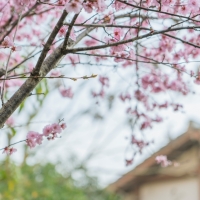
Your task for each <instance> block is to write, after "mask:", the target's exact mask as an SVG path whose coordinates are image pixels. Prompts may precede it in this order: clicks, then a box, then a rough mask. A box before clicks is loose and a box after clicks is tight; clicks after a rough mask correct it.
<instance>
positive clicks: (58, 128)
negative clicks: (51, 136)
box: [51, 123, 62, 133]
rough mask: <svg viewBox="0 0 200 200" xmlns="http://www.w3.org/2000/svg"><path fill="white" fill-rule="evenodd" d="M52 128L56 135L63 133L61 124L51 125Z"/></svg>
mask: <svg viewBox="0 0 200 200" xmlns="http://www.w3.org/2000/svg"><path fill="white" fill-rule="evenodd" d="M51 127H52V131H53V132H55V133H61V131H62V130H61V127H60V125H59V124H56V123H54V124H52V125H51Z"/></svg>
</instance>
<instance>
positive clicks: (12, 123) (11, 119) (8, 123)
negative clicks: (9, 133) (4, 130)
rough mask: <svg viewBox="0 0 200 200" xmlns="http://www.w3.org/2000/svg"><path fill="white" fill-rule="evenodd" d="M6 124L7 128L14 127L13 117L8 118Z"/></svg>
mask: <svg viewBox="0 0 200 200" xmlns="http://www.w3.org/2000/svg"><path fill="white" fill-rule="evenodd" d="M6 124H7V125H8V126H13V125H14V119H13V117H9V118H8V119H7V120H6Z"/></svg>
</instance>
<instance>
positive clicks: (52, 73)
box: [51, 71, 61, 77]
mask: <svg viewBox="0 0 200 200" xmlns="http://www.w3.org/2000/svg"><path fill="white" fill-rule="evenodd" d="M51 76H52V77H59V76H61V73H60V72H59V71H52V72H51Z"/></svg>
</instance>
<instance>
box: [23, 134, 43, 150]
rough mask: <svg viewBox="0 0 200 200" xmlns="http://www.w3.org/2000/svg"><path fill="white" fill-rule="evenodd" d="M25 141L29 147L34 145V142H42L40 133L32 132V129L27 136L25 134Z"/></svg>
mask: <svg viewBox="0 0 200 200" xmlns="http://www.w3.org/2000/svg"><path fill="white" fill-rule="evenodd" d="M26 139H27V140H26V143H27V145H28V146H29V147H30V148H33V147H35V146H36V144H41V143H42V139H43V138H42V135H41V134H39V133H37V132H34V131H29V132H28V134H27V136H26Z"/></svg>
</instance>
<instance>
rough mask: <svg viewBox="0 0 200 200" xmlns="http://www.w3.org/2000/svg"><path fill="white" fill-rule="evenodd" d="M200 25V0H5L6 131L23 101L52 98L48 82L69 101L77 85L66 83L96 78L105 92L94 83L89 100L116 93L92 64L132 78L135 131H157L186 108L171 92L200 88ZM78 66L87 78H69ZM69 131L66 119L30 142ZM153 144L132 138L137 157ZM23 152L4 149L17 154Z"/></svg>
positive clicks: (129, 98) (1, 114)
mask: <svg viewBox="0 0 200 200" xmlns="http://www.w3.org/2000/svg"><path fill="white" fill-rule="evenodd" d="M199 28H200V2H199V1H198V0H192V1H191V0H190V1H189V0H132V1H131V0H127V1H124V0H114V1H110V0H84V1H83V0H70V1H69V0H43V1H42V0H37V1H36V0H2V1H1V2H0V47H1V49H0V63H1V67H0V77H1V78H0V79H1V86H0V88H1V90H0V91H1V108H0V127H1V128H2V127H3V126H4V124H5V123H7V124H8V125H9V126H10V127H12V126H13V118H12V114H13V113H14V111H15V110H16V109H17V108H18V109H19V110H20V111H21V110H23V107H22V104H23V102H24V101H25V100H26V101H29V98H30V97H31V96H36V99H35V101H40V102H42V100H43V98H44V97H43V96H45V95H47V94H48V93H49V87H50V86H49V85H48V84H46V82H45V81H46V80H51V79H54V81H55V82H54V86H55V88H57V90H58V91H59V92H60V94H61V98H69V99H71V101H73V97H74V92H73V84H72V85H71V86H69V87H66V86H65V84H63V81H65V80H71V81H79V79H81V80H80V81H85V80H88V79H89V80H88V81H91V80H90V79H93V78H94V79H96V80H97V81H98V82H99V88H96V87H93V86H91V94H89V96H88V98H94V99H95V100H96V102H97V103H99V102H101V100H103V99H104V98H105V96H106V94H107V93H108V92H109V90H110V89H111V85H112V84H111V83H112V76H109V75H108V74H106V73H102V74H96V73H95V70H94V71H93V70H92V66H98V67H99V68H101V67H104V66H112V68H113V70H116V71H117V70H120V73H124V74H125V77H126V78H125V79H126V80H124V81H126V82H127V87H126V88H124V89H122V88H120V91H119V95H118V98H119V99H120V100H121V103H125V105H126V113H127V116H129V117H130V118H131V126H132V127H133V129H134V127H135V125H136V124H137V125H138V127H139V129H140V131H143V130H145V129H148V128H151V127H152V126H153V125H154V124H155V123H159V122H162V120H163V119H162V116H161V115H159V114H156V112H157V111H159V110H161V109H167V108H171V109H173V110H174V111H179V110H181V109H182V105H181V104H179V102H175V101H171V100H170V99H169V98H168V97H167V95H166V93H168V92H170V93H179V94H181V95H183V96H185V95H188V94H189V93H193V92H194V91H193V85H194V84H197V85H198V84H200V72H199V69H198V65H197V64H195V62H198V58H199V55H200V48H199V39H200V34H199ZM66 62H67V63H66ZM61 66H62V68H61ZM77 66H81V67H82V69H81V72H83V74H82V76H79V77H74V76H68V75H69V74H71V73H70V70H71V71H72V70H73V69H74V68H77ZM88 66H89V67H90V72H91V73H90V74H87V73H88ZM42 84H43V85H42ZM119 84H120V83H118V85H119ZM38 85H39V86H40V87H39V88H38ZM117 87H118V86H117ZM161 95H162V96H161ZM160 97H162V98H160ZM127 102H128V104H127ZM40 105H41V106H42V103H41V104H40ZM158 113H159V112H158ZM65 128H66V125H65V123H64V122H62V121H61V120H60V121H59V123H54V124H50V125H48V124H47V125H46V126H45V127H44V129H43V132H42V133H41V134H39V133H38V132H37V130H34V131H30V132H29V133H28V134H27V138H26V139H25V140H24V141H25V142H26V143H27V145H28V146H29V147H31V148H33V147H35V146H36V144H41V143H42V140H43V138H44V137H47V139H54V138H56V137H58V134H60V133H61V131H62V130H63V129H65ZM150 143H151V141H143V140H138V139H137V138H136V137H135V136H134V134H132V137H131V140H130V145H131V146H135V147H136V148H137V151H135V152H136V153H137V152H141V151H142V149H143V148H144V147H145V146H147V145H149V144H150ZM15 151H16V149H15V148H14V147H10V146H6V147H5V148H3V152H4V153H7V154H9V155H11V154H12V153H14V152H15ZM135 152H134V154H133V157H134V155H135V154H136V153H135ZM133 157H132V158H131V159H127V160H126V164H127V165H129V164H131V163H132V161H133Z"/></svg>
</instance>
